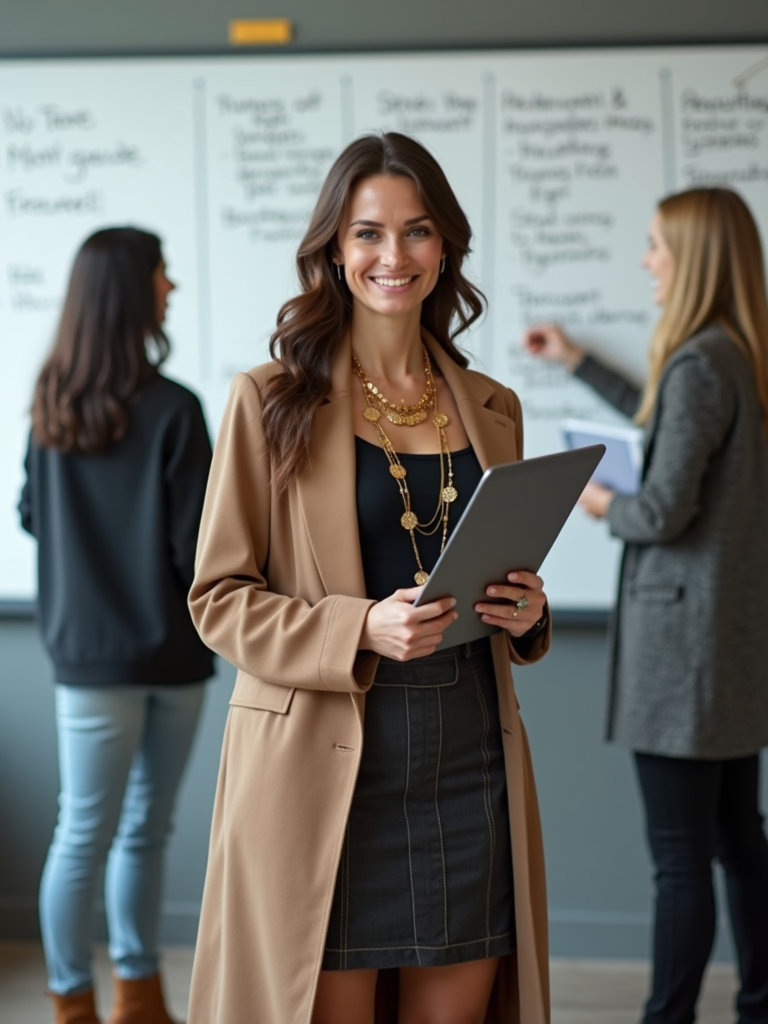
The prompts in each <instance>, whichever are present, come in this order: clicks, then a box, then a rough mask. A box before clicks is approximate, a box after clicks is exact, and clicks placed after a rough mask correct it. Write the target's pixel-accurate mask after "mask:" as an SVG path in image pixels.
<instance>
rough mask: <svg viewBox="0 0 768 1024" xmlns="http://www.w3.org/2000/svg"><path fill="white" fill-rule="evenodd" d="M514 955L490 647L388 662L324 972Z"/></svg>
mask: <svg viewBox="0 0 768 1024" xmlns="http://www.w3.org/2000/svg"><path fill="white" fill-rule="evenodd" d="M514 948H515V924H514V896H513V882H512V849H511V842H510V833H509V809H508V806H507V785H506V775H505V770H504V752H503V749H502V739H501V726H500V723H499V710H498V701H497V695H496V679H495V676H494V671H493V660H492V656H491V650H490V645H489V641H488V639H487V638H484V639H482V640H477V641H474V642H473V643H471V644H462V645H460V646H459V647H452V648H450V649H449V650H447V651H439V652H437V653H435V654H433V655H431V656H430V657H428V658H420V659H418V660H416V661H411V662H406V663H405V664H402V663H400V662H396V661H391V660H390V659H388V658H382V659H381V662H380V664H379V668H378V671H377V673H376V678H375V680H374V683H373V686H372V687H371V689H370V690H369V691H368V694H367V697H366V707H365V736H364V745H363V756H362V761H361V765H360V774H359V776H358V780H357V786H356V788H355V793H354V796H353V800H352V808H351V812H350V815H349V821H348V823H347V831H346V836H345V840H344V848H343V851H342V857H341V864H340V866H339V873H338V876H337V879H336V890H335V893H334V898H333V906H332V908H331V917H330V923H329V927H328V934H327V937H326V947H325V956H324V958H323V969H324V970H354V969H358V968H372V967H378V968H388V967H418V966H424V967H440V966H444V965H447V964H455V963H462V962H464V961H467V960H481V959H484V958H486V957H493V956H502V955H504V954H505V953H509V952H511V951H512V950H513V949H514Z"/></svg>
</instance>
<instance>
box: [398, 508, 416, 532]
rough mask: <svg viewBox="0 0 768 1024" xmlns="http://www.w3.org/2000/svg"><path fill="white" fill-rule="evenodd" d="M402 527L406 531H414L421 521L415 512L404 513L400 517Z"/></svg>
mask: <svg viewBox="0 0 768 1024" xmlns="http://www.w3.org/2000/svg"><path fill="white" fill-rule="evenodd" d="M400 525H401V526H402V527H403V529H405V530H413V529H415V528H416V527H417V526H418V525H419V520H418V518H417V517H416V515H415V513H413V512H403V514H402V515H401V516H400Z"/></svg>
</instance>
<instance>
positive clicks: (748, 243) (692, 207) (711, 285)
mask: <svg viewBox="0 0 768 1024" xmlns="http://www.w3.org/2000/svg"><path fill="white" fill-rule="evenodd" d="M658 213H659V220H660V226H661V233H662V235H663V237H664V241H665V242H666V243H667V246H668V247H669V250H670V252H671V254H672V260H673V276H672V282H671V286H670V290H669V295H668V296H667V298H666V300H665V303H664V309H663V310H662V313H661V317H660V318H659V322H658V324H657V326H656V330H655V332H654V335H653V338H652V340H651V347H650V354H649V362H650V366H649V373H648V381H647V383H646V386H645V390H644V392H643V398H642V402H641V404H640V408H639V410H638V412H637V416H636V417H635V418H636V420H637V422H638V423H647V422H648V420H649V419H650V417H651V414H652V413H653V409H654V406H655V404H656V398H657V395H658V390H659V381H660V380H661V376H662V373H663V371H664V367H665V365H666V363H667V361H668V360H669V358H670V356H672V354H673V353H674V352H676V351H677V349H679V348H680V346H681V345H682V344H683V343H684V342H685V341H687V339H688V338H690V337H691V336H692V335H693V334H695V333H696V332H697V331H700V330H701V329H702V328H703V327H706V326H707V324H718V325H719V326H720V327H722V329H723V330H724V331H725V332H726V333H727V334H728V335H729V336H730V337H731V338H732V340H733V342H734V343H735V344H736V345H737V346H738V347H739V349H740V350H741V351H742V352H743V354H744V356H745V358H746V360H747V362H748V363H749V365H750V366H751V367H752V372H753V375H754V379H755V387H756V389H757V395H758V398H759V400H760V405H761V408H762V411H763V426H764V427H765V429H766V433H768V300H766V293H765V276H764V275H765V269H764V264H763V253H762V248H761V246H760V235H759V234H758V230H757V226H756V225H755V221H754V219H753V217H752V214H751V213H750V212H749V209H748V207H747V205H746V203H745V202H744V200H743V199H742V198H741V197H740V196H738V195H737V194H736V193H735V192H733V191H731V190H730V189H727V188H696V189H690V190H688V191H687V192H679V193H677V194H676V195H672V196H668V197H667V198H666V199H663V200H662V201H661V202H660V203H659V206H658Z"/></svg>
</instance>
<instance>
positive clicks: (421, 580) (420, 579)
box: [413, 569, 429, 587]
mask: <svg viewBox="0 0 768 1024" xmlns="http://www.w3.org/2000/svg"><path fill="white" fill-rule="evenodd" d="M413 578H414V579H415V580H416V585H417V586H418V587H422V586H424V584H425V583H426V582H427V580H428V579H429V573H427V572H424V570H423V569H419V571H418V572H417V573H416V575H415V576H414V577H413Z"/></svg>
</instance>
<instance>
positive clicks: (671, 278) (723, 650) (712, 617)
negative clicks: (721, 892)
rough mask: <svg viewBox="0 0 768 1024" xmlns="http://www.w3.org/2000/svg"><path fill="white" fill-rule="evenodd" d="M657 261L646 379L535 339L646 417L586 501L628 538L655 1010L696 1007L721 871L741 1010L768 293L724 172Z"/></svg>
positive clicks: (757, 910)
mask: <svg viewBox="0 0 768 1024" xmlns="http://www.w3.org/2000/svg"><path fill="white" fill-rule="evenodd" d="M643 266H644V267H645V268H646V269H647V270H648V271H649V272H650V274H651V278H652V285H653V289H654V298H655V301H656V302H657V303H658V305H659V306H661V310H662V311H661V316H660V318H659V322H658V325H657V327H656V330H655V332H654V335H653V338H652V340H651V346H650V353H649V373H648V380H647V382H646V386H645V389H644V391H643V394H642V396H641V394H640V392H639V391H638V389H637V388H635V387H633V386H632V385H631V384H630V383H629V382H628V381H625V380H624V379H623V378H622V377H621V376H620V375H618V374H617V373H615V372H614V371H613V370H611V369H609V368H608V367H606V366H604V365H603V364H602V363H600V362H599V361H598V360H596V359H595V358H594V357H592V356H588V355H586V353H585V352H584V351H583V350H582V349H581V348H580V347H579V346H577V345H576V344H575V343H574V342H573V341H572V340H571V339H570V338H569V337H568V336H567V335H566V334H565V333H564V332H563V331H562V330H560V329H559V328H558V327H556V326H554V325H551V324H547V325H539V326H536V327H533V328H531V329H530V330H529V331H528V333H527V334H526V335H525V337H524V343H525V345H526V346H527V347H528V349H529V351H530V352H531V353H532V354H534V355H538V356H540V357H542V358H544V359H550V360H554V361H557V362H561V363H563V364H565V365H566V366H567V367H568V369H570V370H571V371H572V372H574V373H575V374H576V376H578V377H579V378H580V379H581V380H583V381H584V382H585V383H587V384H590V385H591V386H592V387H594V388H595V389H596V390H597V391H598V392H599V393H600V394H601V395H602V396H603V397H604V398H605V399H606V400H607V401H609V402H611V403H612V404H613V405H614V406H616V408H618V409H619V410H620V411H621V412H624V413H625V414H626V415H629V416H634V417H635V420H636V421H637V422H639V423H642V424H643V425H644V426H645V427H646V430H647V437H646V441H645V454H644V459H643V470H642V482H641V486H640V490H639V492H638V493H637V494H633V495H619V494H614V493H613V491H610V490H608V489H607V488H605V487H602V486H600V485H599V484H595V483H590V484H588V485H587V489H586V490H585V492H584V495H583V496H582V499H581V504H582V505H583V507H584V508H585V509H586V511H587V512H588V513H590V514H591V515H593V516H595V517H596V518H603V517H605V518H606V519H607V521H608V524H609V526H610V529H611V532H612V533H613V534H614V536H616V537H619V538H621V539H622V540H623V541H624V542H625V550H624V556H623V559H622V569H621V579H620V582H619V595H618V600H617V610H616V614H615V616H614V619H613V627H614V628H613V637H612V651H611V653H610V655H609V693H608V714H607V734H608V738H609V739H611V740H613V741H615V742H617V743H619V744H621V745H622V746H626V747H629V748H630V749H631V750H632V751H633V752H634V754H635V763H636V768H637V773H638V779H639V782H640V788H641V791H642V796H643V800H644V804H645V811H646V818H647V830H648V842H649V845H650V848H651V853H652V855H653V857H654V860H655V862H656V868H657V873H656V884H657V891H658V897H657V902H656V925H655V932H654V977H653V986H652V991H651V994H650V998H649V1000H648V1003H647V1006H646V1011H645V1016H644V1017H643V1022H644V1024H662V1022H666V1021H670V1020H675V1021H688V1020H693V1019H694V1016H695V1007H696V1001H697V998H698V994H699V987H700V985H701V979H702V975H703V973H704V969H705V967H706V964H707V959H708V957H709V953H710V950H711V947H712V941H713V937H714V929H715V910H714V896H713V891H712V877H711V869H712V861H713V859H714V858H715V857H716V856H717V857H718V858H719V859H720V860H721V862H722V865H723V868H724V869H725V877H726V882H727V887H728V903H729V909H730V913H731V920H732V925H733V934H734V937H735V944H736V949H737V953H738V958H739V965H740V968H741V991H740V993H739V997H738V1004H737V1005H738V1009H739V1019H740V1020H743V1021H747V1020H754V1021H757V1020H760V1021H764V1020H768V843H766V837H765V834H764V832H763V828H762V822H761V818H760V813H759V810H758V808H759V803H760V801H759V794H758V757H759V751H760V748H761V747H763V746H765V745H766V743H768V684H767V683H766V679H767V678H768V677H766V672H765V665H766V662H768V636H766V631H765V630H764V629H763V628H762V627H761V626H758V627H757V628H756V629H754V630H745V629H744V616H745V614H748V615H749V616H750V620H751V621H753V622H755V623H763V622H764V621H765V620H766V618H768V589H766V585H765V581H766V578H767V577H768V545H766V541H765V511H766V506H768V444H767V443H766V437H767V436H768V301H767V300H766V292H765V279H764V276H763V266H764V264H763V256H762V252H761V246H760V238H759V235H758V232H757V228H756V226H755V222H754V220H753V219H752V215H751V214H750V212H749V210H748V209H747V206H746V205H745V203H744V201H743V200H742V199H741V198H740V197H739V196H738V195H737V194H736V193H735V192H732V191H730V190H728V189H723V188H711V189H691V190H689V191H688V192H681V193H678V194H677V195H673V196H668V197H667V198H666V199H664V200H663V201H662V202H661V203H660V204H659V207H658V209H657V211H656V213H655V214H654V216H653V219H652V220H651V224H650V228H649V238H648V248H647V250H646V253H645V255H644V257H643Z"/></svg>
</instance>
